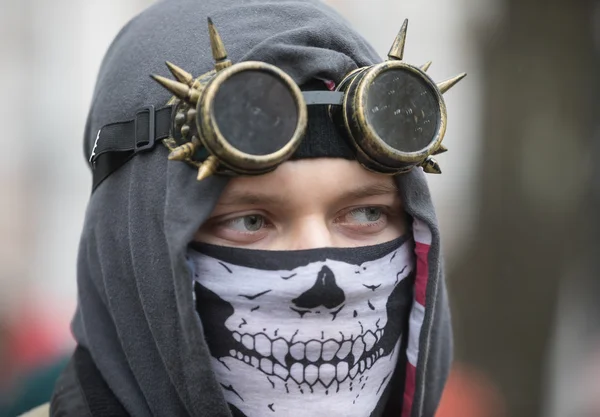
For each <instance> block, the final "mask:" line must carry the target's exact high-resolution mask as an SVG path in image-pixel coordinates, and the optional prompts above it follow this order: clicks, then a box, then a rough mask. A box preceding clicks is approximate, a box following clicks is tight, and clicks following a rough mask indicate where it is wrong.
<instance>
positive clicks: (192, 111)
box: [186, 108, 196, 123]
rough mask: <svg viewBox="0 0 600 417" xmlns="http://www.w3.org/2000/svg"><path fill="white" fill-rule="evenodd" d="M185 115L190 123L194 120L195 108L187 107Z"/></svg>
mask: <svg viewBox="0 0 600 417" xmlns="http://www.w3.org/2000/svg"><path fill="white" fill-rule="evenodd" d="M186 117H187V121H188V123H192V122H193V121H194V120H196V109H194V108H191V109H189V110H188V112H187V116H186Z"/></svg>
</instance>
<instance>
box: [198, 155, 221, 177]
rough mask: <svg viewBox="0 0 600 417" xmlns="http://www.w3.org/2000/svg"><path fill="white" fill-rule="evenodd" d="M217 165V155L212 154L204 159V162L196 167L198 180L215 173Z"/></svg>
mask: <svg viewBox="0 0 600 417" xmlns="http://www.w3.org/2000/svg"><path fill="white" fill-rule="evenodd" d="M218 166H219V160H218V159H217V157H216V156H214V155H211V156H209V157H208V158H207V159H206V161H204V163H203V164H202V165H201V166H200V168H198V177H197V179H198V181H202V180H203V179H206V178H208V177H210V176H211V175H212V174H214V173H215V171H216V170H217V167H218Z"/></svg>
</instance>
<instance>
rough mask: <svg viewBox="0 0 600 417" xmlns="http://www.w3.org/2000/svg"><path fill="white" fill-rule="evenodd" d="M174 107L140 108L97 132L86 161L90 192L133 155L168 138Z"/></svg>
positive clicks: (149, 148) (151, 147)
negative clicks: (87, 163)
mask: <svg viewBox="0 0 600 417" xmlns="http://www.w3.org/2000/svg"><path fill="white" fill-rule="evenodd" d="M172 112H173V106H167V107H163V108H161V109H158V110H155V108H154V106H148V107H144V108H143V109H140V110H139V111H138V112H137V113H136V114H135V118H133V119H131V120H127V121H124V122H116V123H111V124H108V125H106V126H104V127H102V129H100V130H99V131H98V133H97V135H96V140H95V142H94V148H93V149H92V154H91V155H90V158H89V161H90V164H91V165H92V171H93V185H92V192H93V191H94V190H95V189H96V187H97V186H98V185H99V184H100V183H101V182H102V181H103V180H104V179H106V177H108V176H109V175H110V174H112V173H113V172H114V171H116V170H117V169H119V168H120V167H121V166H122V165H123V164H124V163H125V162H127V161H128V160H129V159H130V158H131V157H133V156H134V155H136V154H138V153H140V152H144V151H148V150H151V149H153V148H154V146H155V145H156V143H158V142H160V141H161V140H163V139H166V138H168V137H169V131H170V128H171V115H172Z"/></svg>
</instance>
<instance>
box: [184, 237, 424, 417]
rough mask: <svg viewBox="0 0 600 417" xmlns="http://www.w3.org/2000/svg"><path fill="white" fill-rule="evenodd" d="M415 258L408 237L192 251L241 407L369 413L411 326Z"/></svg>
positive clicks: (199, 301) (216, 357)
mask: <svg viewBox="0 0 600 417" xmlns="http://www.w3.org/2000/svg"><path fill="white" fill-rule="evenodd" d="M413 258H414V256H413V243H412V241H410V240H407V239H405V238H400V239H397V240H395V241H392V242H388V243H385V244H381V245H376V246H369V247H362V248H325V249H311V250H303V251H258V250H248V249H239V248H226V247H218V246H212V245H204V244H202V245H197V246H195V247H194V248H193V249H190V250H189V252H188V259H189V263H190V266H191V268H192V270H193V272H194V274H193V276H194V282H193V290H194V297H195V300H196V307H197V310H198V314H199V317H200V319H201V321H202V326H203V329H204V334H205V337H206V341H207V343H208V346H209V348H210V351H211V354H212V367H213V370H214V372H215V375H216V377H217V380H218V381H219V382H220V383H221V386H222V387H223V392H224V395H225V398H226V400H227V401H228V402H229V404H230V405H231V406H232V409H233V410H234V411H235V412H236V413H237V414H238V415H240V414H241V415H245V416H247V417H252V416H257V417H259V416H260V417H262V416H265V415H273V414H274V415H289V416H306V415H310V416H319V415H323V416H325V415H327V416H332V415H344V416H370V415H371V413H372V412H373V410H374V409H375V408H376V406H377V404H378V403H379V401H380V399H381V397H382V394H383V392H384V390H385V388H386V386H387V384H388V383H389V382H390V380H391V379H392V376H393V373H394V371H395V369H396V363H397V361H398V360H399V351H400V345H401V340H402V335H403V334H404V333H405V332H406V331H407V329H408V324H407V320H408V313H409V310H410V305H411V300H412V291H413V290H412V287H413V273H412V272H413V271H414V259H413ZM400 357H401V358H405V356H404V353H403V352H402V354H401V356H400ZM401 360H405V359H401Z"/></svg>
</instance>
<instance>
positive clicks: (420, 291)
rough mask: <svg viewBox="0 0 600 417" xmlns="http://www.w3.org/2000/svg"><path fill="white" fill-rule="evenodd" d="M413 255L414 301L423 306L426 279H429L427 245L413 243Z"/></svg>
mask: <svg viewBox="0 0 600 417" xmlns="http://www.w3.org/2000/svg"><path fill="white" fill-rule="evenodd" d="M415 255H416V256H417V277H416V280H415V300H417V302H418V303H419V304H421V305H422V306H425V305H426V304H425V294H426V291H427V279H428V277H429V264H428V262H427V260H428V256H429V245H426V244H425V243H419V242H415Z"/></svg>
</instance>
